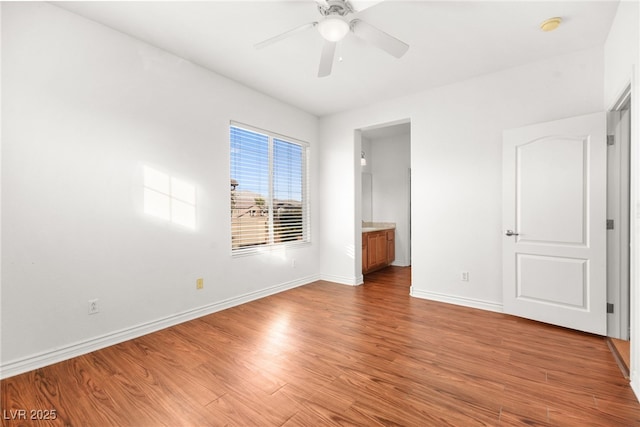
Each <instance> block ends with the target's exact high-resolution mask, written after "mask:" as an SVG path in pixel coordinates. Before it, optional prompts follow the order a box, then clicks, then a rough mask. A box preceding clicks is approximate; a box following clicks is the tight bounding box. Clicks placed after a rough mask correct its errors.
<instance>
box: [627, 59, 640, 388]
mask: <svg viewBox="0 0 640 427" xmlns="http://www.w3.org/2000/svg"><path fill="white" fill-rule="evenodd" d="M638 73H639V70H638V64H633V65H632V66H631V191H630V201H629V204H630V207H631V215H630V221H631V223H630V224H629V229H630V231H631V236H630V239H631V245H630V246H631V248H630V250H631V252H630V257H629V258H630V262H629V264H630V265H629V269H630V275H629V282H630V283H629V287H630V293H631V296H630V312H631V313H630V320H631V322H630V323H631V349H630V350H631V360H630V362H631V363H630V364H631V366H630V367H629V372H630V377H631V381H630V384H631V388H632V390H633V391H634V393H635V394H636V398H637V399H638V400H640V378H639V372H638V367H639V366H640V334H639V332H640V301H638V292H640V261H639V260H638V258H640V257H639V256H638V254H639V253H640V120H639V119H638V117H639V115H638V112H639V111H640V79H639V77H640V76H639V75H638Z"/></svg>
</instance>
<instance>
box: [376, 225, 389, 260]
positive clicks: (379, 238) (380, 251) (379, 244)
mask: <svg viewBox="0 0 640 427" xmlns="http://www.w3.org/2000/svg"><path fill="white" fill-rule="evenodd" d="M386 263H387V233H386V232H384V231H381V232H378V233H376V266H380V265H384V264H386Z"/></svg>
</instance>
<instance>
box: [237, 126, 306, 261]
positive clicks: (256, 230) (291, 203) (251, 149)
mask: <svg viewBox="0 0 640 427" xmlns="http://www.w3.org/2000/svg"><path fill="white" fill-rule="evenodd" d="M230 142H231V248H232V251H233V252H235V253H240V252H248V251H252V250H255V249H256V248H258V247H262V246H265V245H277V244H292V243H302V242H308V241H309V209H308V200H307V150H308V146H307V144H305V143H303V142H300V141H296V140H294V139H292V138H287V137H282V136H279V135H276V134H272V133H269V132H266V131H263V130H257V129H253V128H251V127H248V126H245V125H235V124H232V125H231V127H230Z"/></svg>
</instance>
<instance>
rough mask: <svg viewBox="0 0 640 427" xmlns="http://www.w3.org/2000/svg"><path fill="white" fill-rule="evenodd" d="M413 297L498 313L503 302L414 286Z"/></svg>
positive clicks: (412, 288) (500, 311)
mask: <svg viewBox="0 0 640 427" xmlns="http://www.w3.org/2000/svg"><path fill="white" fill-rule="evenodd" d="M409 295H411V296H412V297H415V298H422V299H428V300H431V301H438V302H445V303H447V304H455V305H461V306H463V307H470V308H477V309H480V310H485V311H495V312H496V313H502V312H503V309H502V304H499V303H497V302H493V301H486V300H480V299H475V298H465V297H459V296H456V295H445V294H439V293H437V292H429V291H421V290H418V289H416V288H414V287H413V286H412V287H411V291H410V293H409Z"/></svg>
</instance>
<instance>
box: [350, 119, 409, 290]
mask: <svg viewBox="0 0 640 427" xmlns="http://www.w3.org/2000/svg"><path fill="white" fill-rule="evenodd" d="M355 140H356V141H355V146H356V153H359V154H360V155H359V156H357V157H359V160H357V163H358V164H359V167H357V168H356V175H357V176H356V179H355V180H354V181H355V184H356V188H355V192H356V195H357V196H356V200H359V206H358V205H357V206H356V213H358V212H359V215H358V214H357V218H356V231H357V233H358V235H359V236H360V242H361V246H362V253H361V257H357V258H359V260H357V262H358V266H357V267H356V268H360V269H361V271H362V273H363V274H362V275H361V276H360V277H362V281H366V278H365V275H366V274H367V273H369V272H371V271H375V270H380V269H382V268H384V267H386V266H388V265H393V266H401V267H407V266H410V265H411V123H410V121H409V120H401V121H397V122H393V123H385V124H381V125H376V126H371V127H367V128H362V129H358V130H356V138H355ZM358 169H359V170H358ZM358 207H359V208H360V209H357V208H358ZM390 230H392V231H390ZM371 233H377V234H376V235H375V236H374V235H372V234H371ZM378 234H380V235H382V234H384V235H385V238H386V239H387V240H386V248H384V246H385V245H384V244H382V243H381V244H377V245H376V247H374V245H372V244H369V243H371V242H373V241H374V240H375V241H376V242H379V241H380V240H381V239H382V237H380V236H378ZM357 241H358V239H356V242H357ZM382 248H384V249H382ZM372 251H373V252H372ZM381 251H383V252H384V253H382V254H381ZM359 255H360V254H359ZM381 255H382V256H381ZM376 257H377V258H379V259H378V260H377V261H375V262H376V263H375V264H373V263H374V260H375V259H376ZM385 260H386V262H385Z"/></svg>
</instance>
